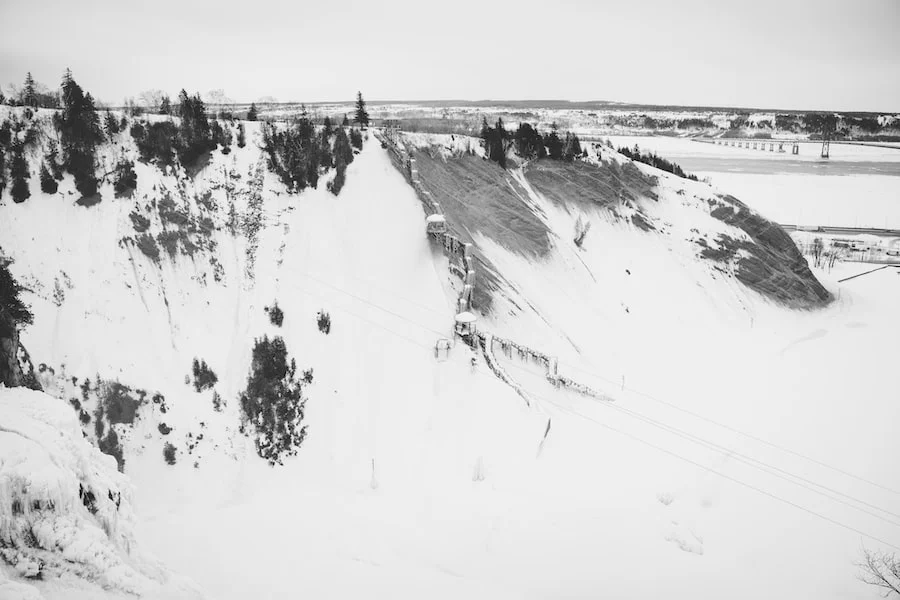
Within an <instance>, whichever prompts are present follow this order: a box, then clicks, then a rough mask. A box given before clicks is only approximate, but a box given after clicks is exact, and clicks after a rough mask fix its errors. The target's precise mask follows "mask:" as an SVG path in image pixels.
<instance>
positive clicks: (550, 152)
mask: <svg viewBox="0 0 900 600" xmlns="http://www.w3.org/2000/svg"><path fill="white" fill-rule="evenodd" d="M550 127H551V129H550V133H549V134H547V135H545V136H544V146H546V147H547V156H549V157H550V158H552V159H553V160H560V159H561V158H562V157H563V142H562V140H561V139H559V134H558V133H557V132H556V130H557V127H556V123H553V125H551V126H550Z"/></svg>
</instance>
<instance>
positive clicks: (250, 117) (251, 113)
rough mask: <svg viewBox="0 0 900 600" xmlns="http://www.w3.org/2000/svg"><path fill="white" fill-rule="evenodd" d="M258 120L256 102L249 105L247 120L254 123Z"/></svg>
mask: <svg viewBox="0 0 900 600" xmlns="http://www.w3.org/2000/svg"><path fill="white" fill-rule="evenodd" d="M258 118H259V111H257V110H256V102H253V103H252V104H250V110H248V111H247V120H248V121H255V120H256V119H258Z"/></svg>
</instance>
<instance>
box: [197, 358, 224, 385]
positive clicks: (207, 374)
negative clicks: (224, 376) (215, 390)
mask: <svg viewBox="0 0 900 600" xmlns="http://www.w3.org/2000/svg"><path fill="white" fill-rule="evenodd" d="M193 373H194V390H195V391H197V392H202V391H203V390H208V389H210V388H211V387H213V386H214V385H216V383H218V381H219V377H218V376H217V375H216V374H215V372H213V370H212V369H210V368H209V366H208V365H207V364H206V361H205V360H197V359H196V358H195V359H194V365H193Z"/></svg>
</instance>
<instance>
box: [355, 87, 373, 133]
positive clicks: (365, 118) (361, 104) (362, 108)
mask: <svg viewBox="0 0 900 600" xmlns="http://www.w3.org/2000/svg"><path fill="white" fill-rule="evenodd" d="M353 120H354V122H356V124H357V125H359V126H360V127H363V128H365V127H368V126H369V113H368V112H367V111H366V101H365V100H363V97H362V92H356V116H354V117H353Z"/></svg>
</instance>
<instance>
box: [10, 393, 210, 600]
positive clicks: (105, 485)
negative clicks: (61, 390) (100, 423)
mask: <svg viewBox="0 0 900 600" xmlns="http://www.w3.org/2000/svg"><path fill="white" fill-rule="evenodd" d="M81 493H90V494H92V495H93V498H92V507H91V509H90V510H89V508H88V505H87V504H85V503H84V502H83V501H82V498H81ZM132 495H133V489H132V486H131V483H130V482H129V481H128V479H127V478H126V477H125V476H124V475H122V474H120V473H119V472H118V471H117V470H116V463H115V460H114V459H112V458H111V457H109V456H106V455H105V454H102V453H101V452H100V451H99V450H98V449H97V448H96V447H94V446H92V445H91V444H90V443H89V442H88V441H87V440H85V439H84V438H83V436H82V434H81V429H80V427H79V426H78V422H77V419H76V415H75V413H74V412H73V411H72V410H71V408H70V407H68V406H66V405H65V404H64V403H62V402H60V401H59V400H58V399H56V398H53V397H51V396H48V395H47V394H44V393H42V392H34V391H31V390H27V389H25V388H13V389H8V388H5V387H0V557H2V559H3V561H2V563H0V598H4V599H5V598H22V599H23V600H24V599H30V598H44V597H69V598H72V597H79V598H97V597H100V596H103V597H106V596H107V595H108V596H111V597H115V596H119V595H121V594H133V595H137V596H141V597H145V598H199V597H201V596H200V593H199V591H198V590H197V589H196V587H195V586H194V585H193V584H190V583H188V582H185V581H183V580H181V579H177V578H176V579H173V578H171V577H170V575H169V574H168V572H167V570H166V569H165V568H164V567H163V566H162V565H161V564H160V563H158V561H156V560H154V559H152V558H149V557H147V556H145V555H143V554H142V553H141V552H140V551H139V550H138V548H137V547H136V545H135V541H134V534H133V527H134V514H133V512H132ZM29 538H30V539H29ZM23 541H24V543H23ZM10 577H12V578H14V579H19V578H24V579H25V580H27V581H29V582H30V583H31V585H28V584H25V583H21V582H17V581H12V580H10Z"/></svg>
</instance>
